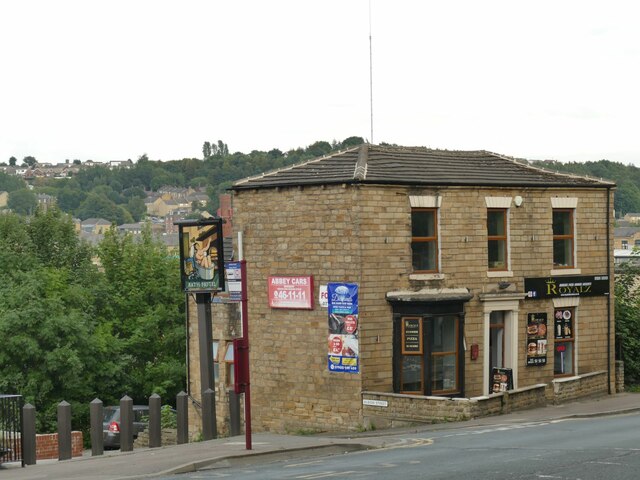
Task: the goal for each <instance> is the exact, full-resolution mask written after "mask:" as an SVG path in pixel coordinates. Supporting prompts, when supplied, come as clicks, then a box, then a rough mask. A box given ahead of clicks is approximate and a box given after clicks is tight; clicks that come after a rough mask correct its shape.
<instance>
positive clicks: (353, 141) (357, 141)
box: [340, 137, 365, 148]
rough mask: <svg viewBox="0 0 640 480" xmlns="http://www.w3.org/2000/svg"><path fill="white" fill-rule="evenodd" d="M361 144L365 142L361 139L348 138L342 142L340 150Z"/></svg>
mask: <svg viewBox="0 0 640 480" xmlns="http://www.w3.org/2000/svg"><path fill="white" fill-rule="evenodd" d="M363 143H365V142H364V138H362V137H348V138H345V139H344V140H343V141H342V143H341V145H340V148H351V147H357V146H358V145H362V144H363Z"/></svg>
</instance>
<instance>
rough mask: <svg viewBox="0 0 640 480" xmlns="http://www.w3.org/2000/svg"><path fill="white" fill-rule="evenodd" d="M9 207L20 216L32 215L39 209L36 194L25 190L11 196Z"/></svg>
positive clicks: (16, 191) (17, 191) (12, 193)
mask: <svg viewBox="0 0 640 480" xmlns="http://www.w3.org/2000/svg"><path fill="white" fill-rule="evenodd" d="M7 207H9V208H10V209H11V210H13V211H14V212H16V213H19V214H20V215H32V214H34V213H35V211H36V208H37V207H38V200H37V199H36V195H35V193H33V192H32V191H30V190H27V189H26V188H23V189H21V190H15V191H13V192H11V193H10V194H9V200H8V201H7Z"/></svg>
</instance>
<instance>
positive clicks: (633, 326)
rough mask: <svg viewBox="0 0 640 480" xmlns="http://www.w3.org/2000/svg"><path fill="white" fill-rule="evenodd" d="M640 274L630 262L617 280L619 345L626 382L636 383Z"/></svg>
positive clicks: (639, 377) (639, 375)
mask: <svg viewBox="0 0 640 480" xmlns="http://www.w3.org/2000/svg"><path fill="white" fill-rule="evenodd" d="M636 253H637V254H638V255H639V256H640V252H637V251H636ZM639 275H640V268H638V267H637V266H634V265H633V264H632V263H626V264H623V265H622V266H621V267H620V271H619V272H617V273H616V281H615V312H616V313H615V314H616V347H617V351H618V352H619V353H621V354H622V355H621V356H622V358H623V360H624V377H625V383H628V384H632V385H637V384H640V337H639V336H638V332H640V296H638V278H639Z"/></svg>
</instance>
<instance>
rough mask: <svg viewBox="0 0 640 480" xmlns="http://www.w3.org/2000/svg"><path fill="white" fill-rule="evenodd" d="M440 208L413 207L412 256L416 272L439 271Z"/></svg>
mask: <svg viewBox="0 0 640 480" xmlns="http://www.w3.org/2000/svg"><path fill="white" fill-rule="evenodd" d="M437 214H438V209H437V208H413V209H411V256H412V263H413V270H414V271H416V272H437V271H438V215H437Z"/></svg>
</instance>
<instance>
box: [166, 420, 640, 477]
mask: <svg viewBox="0 0 640 480" xmlns="http://www.w3.org/2000/svg"><path fill="white" fill-rule="evenodd" d="M496 422H499V419H496ZM389 443H390V444H391V443H393V444H394V446H393V447H390V448H385V449H379V450H372V451H366V452H358V453H350V454H346V455H337V456H331V457H322V458H309V459H307V460H305V459H300V458H298V459H296V460H290V461H279V462H273V463H262V464H258V463H253V464H250V465H249V464H245V465H236V466H233V465H232V466H228V467H224V466H219V467H218V468H214V469H210V470H203V471H200V472H197V473H191V474H184V475H177V476H166V477H161V478H163V479H164V480H169V479H171V480H195V479H217V478H242V479H243V480H268V479H278V480H282V479H291V480H293V479H300V480H316V479H334V478H339V479H349V480H351V479H359V478H371V479H374V478H375V479H381V480H411V479H434V480H436V479H465V480H475V479H483V480H503V479H505V480H506V479H509V480H513V479H518V480H529V479H536V480H537V479H551V480H554V479H557V480H603V479H606V480H631V479H634V480H635V479H637V478H640V414H629V415H618V416H608V417H599V418H588V419H573V420H557V421H551V422H536V423H519V424H503V425H501V424H499V423H496V424H495V425H493V426H488V427H475V428H473V427H469V428H456V427H455V426H452V428H448V429H445V430H437V431H425V432H423V433H420V434H416V433H413V434H411V435H404V436H394V437H390V438H389ZM252 461H258V459H252ZM262 461H264V460H262Z"/></svg>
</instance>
